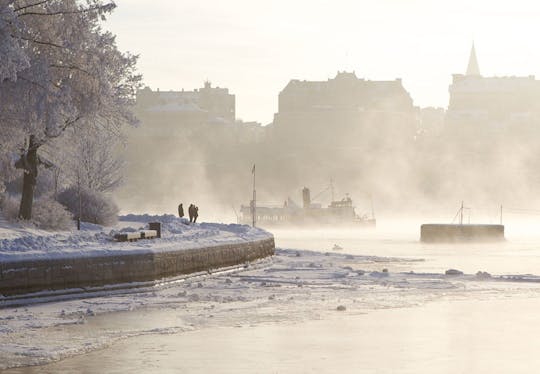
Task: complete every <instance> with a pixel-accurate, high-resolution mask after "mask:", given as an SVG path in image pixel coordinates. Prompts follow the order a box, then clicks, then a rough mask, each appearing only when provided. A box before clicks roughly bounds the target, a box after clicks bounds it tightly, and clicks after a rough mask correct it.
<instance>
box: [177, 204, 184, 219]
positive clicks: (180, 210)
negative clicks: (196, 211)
mask: <svg viewBox="0 0 540 374" xmlns="http://www.w3.org/2000/svg"><path fill="white" fill-rule="evenodd" d="M178 217H180V218H183V217H184V207H183V206H182V203H180V205H178Z"/></svg>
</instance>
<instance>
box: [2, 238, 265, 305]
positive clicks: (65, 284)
mask: <svg viewBox="0 0 540 374" xmlns="http://www.w3.org/2000/svg"><path fill="white" fill-rule="evenodd" d="M274 249H275V245H274V238H268V239H263V240H259V241H254V242H246V243H238V244H224V245H217V246H213V247H207V248H196V249H184V250H178V251H168V252H158V253H148V252H147V253H138V254H132V253H130V254H126V255H118V256H100V257H96V256H94V257H78V258H65V259H62V258H58V259H48V260H35V261H30V260H29V261H16V262H4V263H0V294H1V295H5V296H8V295H16V294H24V293H29V292H35V291H42V290H56V289H64V288H78V287H89V286H102V285H106V284H115V283H128V282H139V281H150V280H155V279H160V278H164V277H169V276H175V275H181V274H189V273H193V272H198V271H206V270H211V269H215V268H220V267H225V266H232V265H237V264H242V263H246V262H249V261H253V260H256V259H259V258H263V257H267V256H271V255H273V254H274Z"/></svg>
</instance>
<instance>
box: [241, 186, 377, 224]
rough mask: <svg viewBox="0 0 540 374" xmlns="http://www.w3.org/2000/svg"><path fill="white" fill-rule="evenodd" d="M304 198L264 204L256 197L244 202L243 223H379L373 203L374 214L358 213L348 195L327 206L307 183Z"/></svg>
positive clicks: (242, 210) (242, 208)
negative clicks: (314, 197)
mask: <svg viewBox="0 0 540 374" xmlns="http://www.w3.org/2000/svg"><path fill="white" fill-rule="evenodd" d="M329 188H332V187H329ZM332 191H333V188H332ZM323 192H324V191H323ZM319 195H320V194H319ZM332 195H333V194H332ZM302 200H303V204H302V205H301V206H300V205H298V204H297V203H295V202H294V201H293V200H292V199H290V198H288V199H287V200H285V201H284V202H283V203H282V204H266V205H261V206H260V205H255V204H254V203H253V200H252V201H251V202H250V204H249V205H242V206H241V207H240V215H239V223H242V224H253V223H254V222H255V223H256V224H257V225H259V226H263V227H264V226H310V225H311V226H317V225H335V226H354V227H375V226H376V222H377V221H376V219H375V215H374V211H373V205H372V210H371V215H367V214H363V215H358V214H357V213H356V209H355V206H354V205H353V201H352V199H351V198H350V197H349V196H348V195H346V196H345V197H344V198H342V199H341V200H334V199H332V201H331V202H330V204H329V205H328V206H327V207H323V206H322V205H321V204H319V203H314V202H313V201H312V199H311V192H310V189H309V188H307V187H304V188H303V189H302ZM254 218H255V219H254Z"/></svg>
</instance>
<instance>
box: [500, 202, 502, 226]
mask: <svg viewBox="0 0 540 374" xmlns="http://www.w3.org/2000/svg"><path fill="white" fill-rule="evenodd" d="M500 223H501V225H502V205H501V219H500Z"/></svg>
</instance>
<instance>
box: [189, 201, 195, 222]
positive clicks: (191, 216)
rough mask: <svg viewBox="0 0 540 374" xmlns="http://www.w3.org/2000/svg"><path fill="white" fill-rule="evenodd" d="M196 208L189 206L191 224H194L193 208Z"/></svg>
mask: <svg viewBox="0 0 540 374" xmlns="http://www.w3.org/2000/svg"><path fill="white" fill-rule="evenodd" d="M194 207H195V206H194V205H193V204H189V208H188V214H189V222H190V223H191V222H193V208H194Z"/></svg>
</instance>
